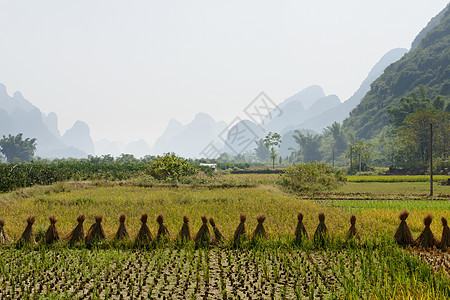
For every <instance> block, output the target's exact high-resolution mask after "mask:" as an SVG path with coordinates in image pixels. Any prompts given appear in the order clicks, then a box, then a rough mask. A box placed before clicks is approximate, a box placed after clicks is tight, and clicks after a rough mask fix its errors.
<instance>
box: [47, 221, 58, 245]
mask: <svg viewBox="0 0 450 300" xmlns="http://www.w3.org/2000/svg"><path fill="white" fill-rule="evenodd" d="M48 219H49V220H50V226H49V227H48V229H47V231H46V232H45V235H44V238H43V240H44V242H45V243H46V244H52V243H54V242H57V241H59V233H58V230H57V229H56V222H57V221H58V220H57V219H56V217H55V216H50V217H49V218H48Z"/></svg>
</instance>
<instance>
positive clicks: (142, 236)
mask: <svg viewBox="0 0 450 300" xmlns="http://www.w3.org/2000/svg"><path fill="white" fill-rule="evenodd" d="M147 220H148V215H147V214H146V213H143V214H142V215H141V223H142V224H141V228H140V229H139V232H138V235H137V236H136V239H135V241H136V243H137V244H141V245H145V244H149V243H150V242H151V241H153V235H152V233H151V231H150V228H148V225H147Z"/></svg>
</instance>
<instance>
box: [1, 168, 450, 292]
mask: <svg viewBox="0 0 450 300" xmlns="http://www.w3.org/2000/svg"><path fill="white" fill-rule="evenodd" d="M278 178H279V175H276V174H270V175H256V176H254V175H251V174H246V175H223V176H220V178H216V179H209V178H203V179H201V180H198V178H197V180H196V182H195V184H191V185H179V186H172V185H155V184H154V183H152V182H151V183H150V184H146V183H145V180H144V181H133V182H115V183H112V182H106V181H100V182H72V183H70V182H69V183H57V184H54V185H52V186H45V187H38V186H37V187H33V188H28V189H22V190H17V191H14V192H11V193H5V194H0V218H1V219H3V220H4V221H5V226H4V229H5V231H6V233H7V234H8V235H9V236H10V237H12V238H13V239H14V240H17V239H18V238H19V237H20V235H21V234H22V232H23V230H24V229H25V226H26V218H27V217H28V216H29V215H34V216H36V223H35V225H34V230H35V232H36V234H37V235H38V236H39V235H42V234H43V233H44V232H45V230H46V229H47V227H48V225H49V221H48V217H49V216H50V215H55V216H56V217H57V218H58V220H59V221H58V222H57V224H56V225H57V228H58V230H59V232H60V235H61V236H66V235H67V234H68V233H69V232H70V231H71V230H72V229H73V228H74V227H75V226H76V224H77V222H76V217H77V215H78V214H80V213H84V214H86V216H87V219H86V221H85V223H84V224H85V229H87V228H88V227H89V226H90V225H91V224H92V223H94V215H95V214H101V215H103V223H102V224H103V226H104V230H105V232H106V235H107V238H108V239H112V237H113V236H114V234H115V232H116V231H117V228H118V226H119V221H118V217H119V214H120V213H122V212H123V213H125V214H126V216H127V221H126V225H127V228H128V231H129V232H130V235H131V236H132V237H133V238H134V237H135V236H136V234H137V232H138V230H139V227H140V221H139V216H140V215H141V213H143V212H146V213H148V214H149V227H150V229H151V231H152V232H153V234H154V235H156V231H157V223H156V216H157V215H158V214H159V213H162V214H163V215H164V217H165V224H166V225H167V227H168V229H169V232H170V233H171V235H172V238H174V237H176V236H177V234H178V232H179V230H180V228H181V226H182V223H183V222H182V216H183V215H184V214H186V215H188V216H189V217H190V219H191V221H190V222H189V223H190V229H191V235H194V234H195V233H196V232H197V230H198V229H199V228H200V226H201V224H202V223H201V219H200V216H201V215H207V216H211V217H214V218H215V219H216V223H217V226H218V228H219V229H220V230H221V231H222V233H223V234H224V235H225V237H226V238H227V239H228V240H230V239H231V238H232V235H233V232H234V230H235V229H236V226H237V225H238V223H239V214H240V213H245V214H247V222H246V228H247V232H248V233H251V232H252V231H253V230H254V228H255V227H256V224H257V221H256V216H257V215H259V214H261V213H264V214H266V215H267V219H266V221H265V222H264V226H265V229H266V231H267V233H268V234H269V237H270V240H269V241H268V242H261V243H257V244H254V245H253V244H251V243H249V244H246V245H247V246H245V247H244V249H240V250H234V249H231V248H230V247H229V246H227V244H225V245H224V246H222V247H213V248H211V249H203V250H202V249H199V250H196V249H194V248H193V247H192V246H187V247H184V248H181V249H180V248H178V247H177V246H175V245H174V244H172V245H169V246H167V245H166V246H164V247H159V246H156V248H155V249H153V250H150V251H146V250H138V251H136V250H132V249H110V248H106V249H97V250H87V249H70V248H67V247H66V246H65V243H64V242H60V243H59V244H57V245H56V246H53V247H51V248H47V247H37V248H36V247H35V248H34V249H18V250H16V249H15V248H14V247H11V246H6V247H3V248H1V249H0V251H1V254H0V290H1V291H4V292H3V294H2V295H1V297H2V298H8V297H11V298H14V297H17V296H18V295H19V296H27V295H28V296H30V297H32V295H36V294H47V295H53V296H55V297H56V298H76V297H80V298H82V297H85V296H88V297H91V298H92V297H99V298H115V297H117V298H119V297H125V298H127V297H128V298H135V297H137V296H142V297H145V296H148V295H151V296H152V297H155V298H163V297H166V298H168V299H169V298H171V297H170V296H171V295H175V296H173V297H174V298H176V297H180V298H185V297H183V295H188V296H187V297H189V298H208V299H211V298H217V299H223V298H225V299H226V298H234V297H237V296H240V297H243V298H246V297H248V296H249V295H250V296H255V295H258V296H260V297H258V296H255V297H257V298H267V299H271V298H274V297H275V298H279V299H282V298H283V297H284V298H286V299H291V298H296V297H298V298H300V299H301V298H311V297H312V296H316V297H325V298H333V297H337V298H342V297H343V296H345V295H352V297H350V298H355V299H356V298H390V297H391V295H395V296H396V297H398V298H405V297H407V296H409V297H412V298H420V297H422V298H430V299H443V298H442V297H444V298H445V297H450V288H449V285H448V284H449V283H450V279H449V277H448V274H447V275H444V273H440V272H438V273H433V269H432V268H431V267H430V265H428V264H426V263H425V262H421V261H420V260H419V259H418V258H416V257H415V256H411V255H410V254H409V253H408V252H406V251H404V250H402V249H401V248H398V247H397V246H395V245H394V243H393V241H392V239H391V237H392V235H393V233H394V232H395V230H396V228H397V226H398V224H399V220H398V215H399V213H400V212H401V211H402V210H404V209H407V210H408V211H409V212H410V216H409V217H408V219H407V222H408V224H409V226H410V228H411V230H412V232H413V234H414V235H415V236H416V237H417V236H418V234H419V233H420V232H421V230H422V229H423V223H422V220H423V218H424V217H425V216H426V215H427V214H431V215H432V216H433V217H434V221H433V222H432V224H431V229H432V231H433V232H434V234H435V235H436V236H437V237H438V238H440V235H441V231H442V225H441V224H440V223H441V222H440V220H439V219H440V217H441V216H444V217H446V218H447V219H449V220H450V187H445V186H439V187H438V186H437V185H436V190H435V195H436V196H435V197H429V196H427V192H426V185H427V183H426V182H389V183H380V182H348V183H347V184H346V185H345V186H343V187H341V188H340V189H339V190H337V191H335V192H324V193H316V194H312V195H311V194H303V195H297V194H292V193H290V192H288V191H286V190H283V189H282V188H281V187H280V186H278V185H276V184H274V181H275V180H277V179H278ZM199 182H200V183H199ZM422 185H423V186H422ZM413 187H415V188H413ZM299 211H302V212H303V214H304V215H305V217H304V220H303V222H304V224H305V227H306V229H307V232H308V234H309V236H312V235H313V234H314V231H315V229H316V227H317V225H318V223H319V222H318V219H317V215H318V213H320V212H324V213H325V216H326V219H325V223H326V225H327V227H328V230H329V233H330V234H331V235H332V236H333V238H334V240H335V241H343V240H344V236H345V234H346V232H347V230H348V228H349V227H350V223H349V217H350V215H351V214H355V215H356V217H357V223H356V227H357V230H358V231H359V233H360V235H361V242H359V243H360V244H358V245H356V246H355V247H351V246H344V247H341V246H340V245H341V243H342V242H335V243H334V246H333V245H330V246H329V248H327V249H326V250H318V249H317V248H315V247H314V246H313V245H311V244H308V243H306V244H305V245H302V246H300V247H294V246H293V245H292V241H293V238H294V230H295V226H296V223H297V213H298V212H299ZM370 245H372V246H370ZM374 245H376V246H374ZM449 262H450V260H449ZM33 274H34V275H33ZM35 274H39V276H36V275H35ZM52 274H59V275H58V276H60V277H61V278H64V280H56V279H55V278H54V277H52ZM180 274H182V275H180ZM433 274H436V275H433ZM14 282H16V283H17V282H20V284H15V283H14ZM164 282H166V284H163V283H164Z"/></svg>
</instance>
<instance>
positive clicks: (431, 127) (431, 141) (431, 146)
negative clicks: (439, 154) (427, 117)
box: [430, 123, 433, 196]
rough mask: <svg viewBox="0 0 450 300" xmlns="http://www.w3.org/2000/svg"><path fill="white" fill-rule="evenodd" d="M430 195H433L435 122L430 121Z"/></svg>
mask: <svg viewBox="0 0 450 300" xmlns="http://www.w3.org/2000/svg"><path fill="white" fill-rule="evenodd" d="M430 196H433V123H430Z"/></svg>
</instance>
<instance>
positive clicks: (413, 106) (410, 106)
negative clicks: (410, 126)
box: [387, 85, 440, 128]
mask: <svg viewBox="0 0 450 300" xmlns="http://www.w3.org/2000/svg"><path fill="white" fill-rule="evenodd" d="M437 98H438V97H437ZM435 101H436V100H435ZM437 102H440V98H439V100H438V101H437ZM430 103H431V101H430V99H429V98H428V97H427V91H426V88H425V87H424V86H422V85H420V86H419V88H418V92H412V93H411V96H410V97H403V98H401V99H400V104H399V105H398V106H389V107H388V108H387V111H388V113H389V114H390V115H391V116H392V118H391V119H390V122H391V124H392V125H393V126H394V127H395V128H397V127H399V126H401V125H402V124H403V121H404V120H405V118H406V117H407V116H408V115H409V114H412V113H414V112H415V111H416V110H418V109H420V108H426V107H429V106H430Z"/></svg>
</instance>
